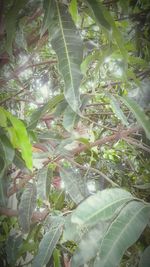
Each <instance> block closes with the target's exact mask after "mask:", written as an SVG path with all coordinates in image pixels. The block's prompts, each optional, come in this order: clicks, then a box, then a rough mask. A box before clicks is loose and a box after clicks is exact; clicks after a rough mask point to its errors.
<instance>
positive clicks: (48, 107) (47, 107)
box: [27, 94, 64, 130]
mask: <svg viewBox="0 0 150 267" xmlns="http://www.w3.org/2000/svg"><path fill="white" fill-rule="evenodd" d="M63 99H64V96H63V94H60V95H56V96H54V97H53V98H51V99H50V100H49V101H48V102H47V103H45V104H44V105H43V106H42V107H40V108H38V109H37V110H35V111H34V112H33V114H32V115H31V118H30V122H29V125H28V127H27V128H28V129H30V130H32V129H34V128H35V127H36V125H37V123H38V122H39V120H40V119H41V117H42V116H43V115H44V114H45V113H46V112H47V111H49V112H50V111H52V110H53V109H54V108H55V107H56V106H57V104H59V103H60V102H61V101H63Z"/></svg>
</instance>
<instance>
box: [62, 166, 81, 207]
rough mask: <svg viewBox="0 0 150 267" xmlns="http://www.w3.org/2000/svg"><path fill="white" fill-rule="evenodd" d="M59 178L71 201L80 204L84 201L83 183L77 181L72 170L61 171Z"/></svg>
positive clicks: (79, 180) (76, 176)
mask: <svg viewBox="0 0 150 267" xmlns="http://www.w3.org/2000/svg"><path fill="white" fill-rule="evenodd" d="M60 176H61V178H62V180H63V182H64V184H65V189H66V191H67V192H68V194H69V195H70V197H71V199H72V200H73V201H74V202H75V203H76V204H78V203H80V202H81V201H82V200H83V199H84V194H83V191H82V189H83V181H82V178H81V179H79V177H78V174H76V173H75V172H74V171H73V170H72V169H69V168H68V169H63V170H62V169H61V171H60Z"/></svg>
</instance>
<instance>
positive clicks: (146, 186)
mask: <svg viewBox="0 0 150 267" xmlns="http://www.w3.org/2000/svg"><path fill="white" fill-rule="evenodd" d="M134 187H135V188H138V189H142V190H147V189H148V190H149V189H150V183H146V184H137V185H134Z"/></svg>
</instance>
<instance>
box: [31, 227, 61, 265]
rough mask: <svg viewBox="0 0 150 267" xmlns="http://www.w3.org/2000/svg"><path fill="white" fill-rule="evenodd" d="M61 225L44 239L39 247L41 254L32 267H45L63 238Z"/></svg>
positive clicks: (37, 256) (51, 230)
mask: <svg viewBox="0 0 150 267" xmlns="http://www.w3.org/2000/svg"><path fill="white" fill-rule="evenodd" d="M61 233H62V230H61V224H60V225H57V227H56V228H55V229H50V231H48V232H47V233H46V234H45V235H44V236H43V238H42V240H41V242H40V246H39V252H38V254H37V255H36V257H35V258H34V261H33V265H32V267H43V266H45V265H46V264H47V263H48V261H49V259H50V257H51V255H52V253H53V250H54V248H55V246H56V244H57V242H58V240H59V238H60V236H61Z"/></svg>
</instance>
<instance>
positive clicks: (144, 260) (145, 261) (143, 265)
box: [139, 246, 150, 267]
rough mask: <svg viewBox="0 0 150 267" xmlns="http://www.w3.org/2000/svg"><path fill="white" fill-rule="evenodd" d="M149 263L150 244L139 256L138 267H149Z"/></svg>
mask: <svg viewBox="0 0 150 267" xmlns="http://www.w3.org/2000/svg"><path fill="white" fill-rule="evenodd" d="M149 263H150V246H148V247H147V248H146V249H145V250H144V252H143V254H142V255H141V257H140V262H139V267H149Z"/></svg>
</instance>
